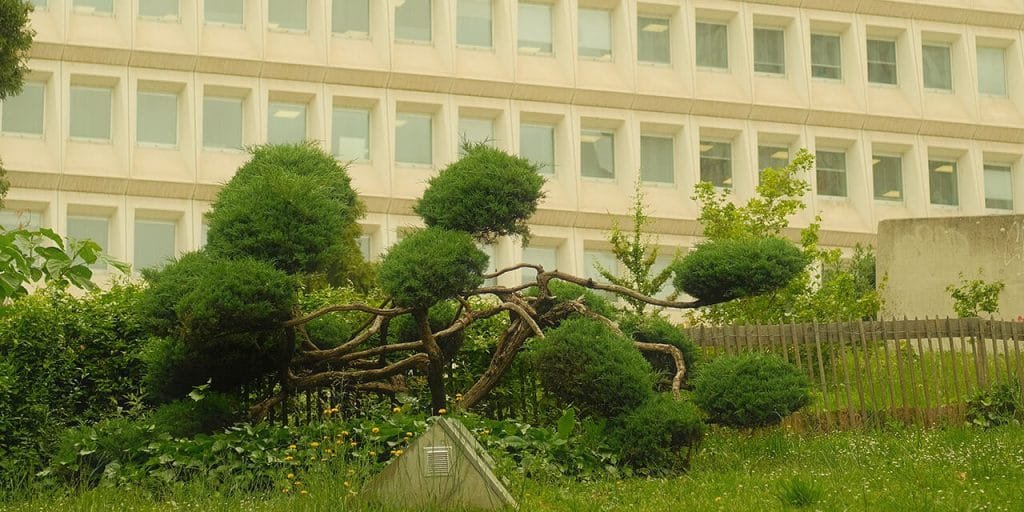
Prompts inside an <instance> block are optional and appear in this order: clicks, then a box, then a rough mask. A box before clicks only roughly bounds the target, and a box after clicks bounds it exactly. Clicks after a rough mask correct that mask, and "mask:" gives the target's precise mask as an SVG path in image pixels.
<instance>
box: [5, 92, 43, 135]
mask: <svg viewBox="0 0 1024 512" xmlns="http://www.w3.org/2000/svg"><path fill="white" fill-rule="evenodd" d="M46 86H47V82H45V81H32V80H25V83H24V84H23V85H22V91H21V93H19V94H18V96H8V97H7V98H6V99H4V100H0V135H3V136H4V137H21V138H27V139H42V138H45V136H46ZM26 87H39V88H40V89H42V90H41V91H40V96H41V100H42V102H41V103H42V105H40V107H41V108H40V112H39V133H34V132H13V131H7V130H5V129H4V122H3V120H4V117H3V115H4V106H5V105H6V104H7V102H8V101H10V100H11V98H16V97H20V96H21V95H22V94H24V93H25V88H26Z"/></svg>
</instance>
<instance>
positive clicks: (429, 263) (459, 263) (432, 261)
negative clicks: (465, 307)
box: [378, 228, 488, 309]
mask: <svg viewBox="0 0 1024 512" xmlns="http://www.w3.org/2000/svg"><path fill="white" fill-rule="evenodd" d="M487 259H488V258H487V255H486V254H484V253H483V251H481V250H480V249H478V248H477V247H476V245H475V244H474V243H473V238H472V237H470V236H469V235H468V234H466V233H463V232H459V231H448V230H444V229H441V228H427V229H423V230H420V231H416V232H414V233H412V234H410V235H409V236H407V237H405V238H404V239H402V241H400V242H398V243H397V244H395V245H394V246H392V247H391V249H390V250H389V251H388V253H387V254H386V255H385V256H384V259H383V260H382V261H381V264H380V272H379V275H378V279H379V281H380V287H381V288H382V289H383V290H384V291H385V292H386V293H387V294H388V295H390V296H391V297H392V298H393V299H394V300H395V304H397V305H398V306H402V307H412V308H417V309H427V308H429V307H431V306H433V305H434V304H437V303H438V302H440V301H442V300H445V299H452V298H455V297H457V296H458V295H459V294H461V293H464V292H466V291H469V290H472V289H473V288H476V287H477V286H480V284H481V283H483V277H481V276H482V274H483V271H484V269H485V268H487Z"/></svg>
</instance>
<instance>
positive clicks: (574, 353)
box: [536, 318, 654, 418]
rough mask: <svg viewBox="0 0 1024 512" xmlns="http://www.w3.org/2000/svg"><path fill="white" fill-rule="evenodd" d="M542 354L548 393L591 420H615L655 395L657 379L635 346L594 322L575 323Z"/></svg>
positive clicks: (557, 332) (555, 332)
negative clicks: (654, 388)
mask: <svg viewBox="0 0 1024 512" xmlns="http://www.w3.org/2000/svg"><path fill="white" fill-rule="evenodd" d="M539 345H540V346H539V347H538V348H537V349H536V361H537V371H538V374H539V376H540V380H541V383H542V384H543V386H544V389H545V390H546V391H547V392H549V393H551V394H552V395H553V396H555V397H557V398H558V399H559V400H560V401H561V402H563V403H565V404H567V405H573V406H575V407H577V408H579V410H580V411H581V412H582V413H583V414H585V415H587V416H593V417H598V418H614V417H616V416H619V415H620V414H623V413H625V412H627V411H630V410H633V409H635V408H636V407H638V406H639V405H640V404H642V403H644V402H645V401H647V399H648V398H649V397H650V396H651V395H652V394H653V393H654V391H653V389H652V386H653V384H654V376H653V374H652V372H651V365H650V364H648V363H647V360H646V359H644V357H643V356H642V355H640V352H639V351H638V350H637V349H636V347H635V346H634V345H633V343H632V342H631V341H630V340H628V339H626V338H623V337H622V336H619V335H617V334H615V333H614V332H612V331H611V329H609V328H608V326H607V325H605V324H604V323H602V322H600V321H598V320H594V319H591V318H570V319H569V320H566V321H565V322H562V324H561V325H560V326H558V327H557V328H555V329H552V330H550V331H548V332H547V333H546V336H545V339H544V341H543V343H540V344H539Z"/></svg>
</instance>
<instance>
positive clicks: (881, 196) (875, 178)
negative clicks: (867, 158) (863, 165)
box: [871, 153, 906, 203]
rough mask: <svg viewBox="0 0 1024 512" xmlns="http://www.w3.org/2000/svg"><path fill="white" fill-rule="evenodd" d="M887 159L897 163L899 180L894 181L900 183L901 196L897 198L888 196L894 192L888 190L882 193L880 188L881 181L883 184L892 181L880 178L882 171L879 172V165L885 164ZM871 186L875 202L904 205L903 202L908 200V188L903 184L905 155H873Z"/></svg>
mask: <svg viewBox="0 0 1024 512" xmlns="http://www.w3.org/2000/svg"><path fill="white" fill-rule="evenodd" d="M886 159H890V160H895V161H896V163H897V168H896V174H897V177H898V179H897V180H894V181H896V182H897V183H899V189H898V192H899V194H898V196H896V197H893V196H889V195H886V194H889V193H890V192H892V190H886V191H885V192H880V187H879V186H878V185H879V181H882V182H885V181H891V180H886V179H885V178H884V177H883V178H881V179H880V178H879V172H880V171H879V168H878V165H879V164H881V163H883V162H884V161H885V160H886ZM890 172H891V171H890ZM871 185H872V186H871V188H872V191H873V192H872V196H873V197H874V199H875V201H882V202H885V203H902V202H903V201H905V200H906V198H905V195H906V187H905V185H904V183H903V155H899V154H894V153H872V154H871Z"/></svg>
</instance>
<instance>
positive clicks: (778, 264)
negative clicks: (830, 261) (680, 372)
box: [672, 238, 807, 303]
mask: <svg viewBox="0 0 1024 512" xmlns="http://www.w3.org/2000/svg"><path fill="white" fill-rule="evenodd" d="M806 264H807V261H806V259H805V258H804V256H803V254H802V253H801V252H800V250H799V249H797V248H796V246H794V245H793V244H792V243H790V242H788V241H786V240H782V239H780V238H746V239H738V240H720V241H715V242H705V243H702V244H700V245H698V246H697V248H696V249H694V250H693V252H691V253H689V254H687V255H686V257H684V258H682V259H680V260H677V261H676V262H675V263H674V264H673V272H674V274H675V276H674V277H673V281H672V283H673V284H674V285H675V287H676V289H677V290H682V291H684V292H686V293H688V294H690V295H691V296H693V297H696V298H698V299H700V300H702V301H705V302H710V303H715V302H724V301H728V300H732V299H737V298H740V297H746V296H750V295H758V294H761V293H765V292H768V291H771V290H775V289H777V288H781V287H783V286H786V284H787V283H789V280H790V279H792V278H793V277H794V276H796V275H797V274H799V273H800V271H801V270H803V268H804V266H806Z"/></svg>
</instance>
